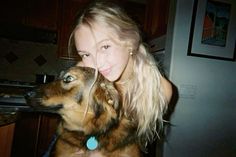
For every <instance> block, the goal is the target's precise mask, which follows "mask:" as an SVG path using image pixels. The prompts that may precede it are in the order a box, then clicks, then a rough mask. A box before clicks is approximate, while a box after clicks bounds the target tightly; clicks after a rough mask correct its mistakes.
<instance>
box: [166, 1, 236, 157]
mask: <svg viewBox="0 0 236 157" xmlns="http://www.w3.org/2000/svg"><path fill="white" fill-rule="evenodd" d="M235 2H236V1H234V3H235ZM171 7H172V9H171V17H170V21H169V29H168V33H167V43H166V54H165V57H166V58H165V66H166V68H167V73H168V74H169V78H170V80H171V81H172V82H173V83H174V84H175V85H176V86H177V88H178V90H179V99H178V102H177V104H176V107H175V110H174V113H173V114H172V116H171V124H173V126H171V127H170V132H169V135H168V136H167V142H165V144H164V157H233V156H234V157H235V156H236V62H231V61H223V60H216V59H207V58H200V57H192V56H187V47H188V38H189V32H190V22H191V15H192V7H193V0H171ZM233 11H236V10H233ZM234 20H235V19H234Z"/></svg>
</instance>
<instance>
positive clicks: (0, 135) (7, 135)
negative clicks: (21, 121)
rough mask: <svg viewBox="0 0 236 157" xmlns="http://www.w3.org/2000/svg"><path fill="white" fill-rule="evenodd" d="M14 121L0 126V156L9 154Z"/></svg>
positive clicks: (4, 156)
mask: <svg viewBox="0 0 236 157" xmlns="http://www.w3.org/2000/svg"><path fill="white" fill-rule="evenodd" d="M14 129H15V123H11V124H6V125H3V126H0V154H1V156H2V157H10V156H11V148H12V141H13V135H14Z"/></svg>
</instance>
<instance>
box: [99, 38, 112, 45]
mask: <svg viewBox="0 0 236 157" xmlns="http://www.w3.org/2000/svg"><path fill="white" fill-rule="evenodd" d="M105 41H110V39H102V40H100V41H98V42H97V45H99V44H101V43H103V42H105Z"/></svg>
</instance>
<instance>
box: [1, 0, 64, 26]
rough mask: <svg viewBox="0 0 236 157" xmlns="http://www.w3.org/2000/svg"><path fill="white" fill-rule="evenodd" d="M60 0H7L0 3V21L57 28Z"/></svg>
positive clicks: (8, 23)
mask: <svg viewBox="0 0 236 157" xmlns="http://www.w3.org/2000/svg"><path fill="white" fill-rule="evenodd" d="M59 4H60V0H50V1H48V0H20V1H19V0H7V1H3V2H1V5H0V23H1V24H6V25H13V24H17V25H26V26H32V27H36V28H42V29H47V30H57V27H58V15H59Z"/></svg>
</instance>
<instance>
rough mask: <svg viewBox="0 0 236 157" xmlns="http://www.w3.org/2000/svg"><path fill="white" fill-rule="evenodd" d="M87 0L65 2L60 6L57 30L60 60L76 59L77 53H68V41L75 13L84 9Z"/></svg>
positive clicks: (67, 0) (66, 0)
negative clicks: (59, 19) (60, 11)
mask: <svg viewBox="0 0 236 157" xmlns="http://www.w3.org/2000/svg"><path fill="white" fill-rule="evenodd" d="M88 1H89V0H65V1H63V4H62V15H61V24H60V29H59V32H60V33H59V45H58V46H59V48H58V54H59V57H60V58H65V59H76V58H77V57H78V55H77V53H74V54H69V53H68V41H69V37H70V34H71V32H72V29H73V27H74V22H75V17H76V15H77V13H78V12H79V11H80V10H81V9H82V8H84V7H85V5H86V4H87V3H88Z"/></svg>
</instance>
